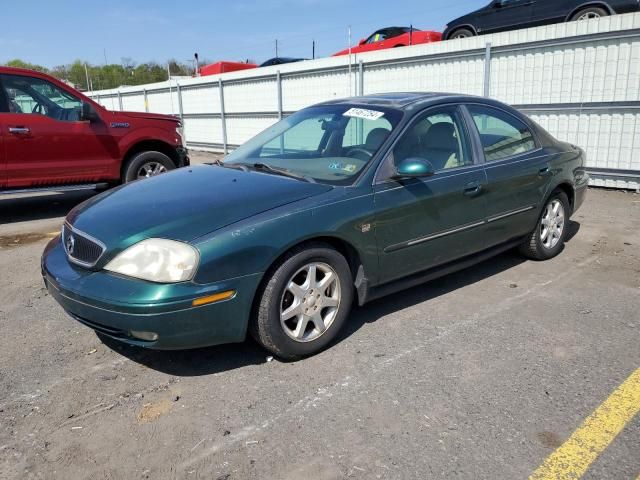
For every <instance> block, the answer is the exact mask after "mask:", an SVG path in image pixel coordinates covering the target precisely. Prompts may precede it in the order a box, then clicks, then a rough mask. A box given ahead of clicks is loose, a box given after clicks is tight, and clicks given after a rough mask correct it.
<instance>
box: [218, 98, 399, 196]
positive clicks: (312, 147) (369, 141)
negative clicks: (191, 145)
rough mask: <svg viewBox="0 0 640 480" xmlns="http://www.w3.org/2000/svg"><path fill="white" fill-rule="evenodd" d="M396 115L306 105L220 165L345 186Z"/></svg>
mask: <svg viewBox="0 0 640 480" xmlns="http://www.w3.org/2000/svg"><path fill="white" fill-rule="evenodd" d="M401 118H402V112H401V111H399V110H393V109H388V108H379V107H372V106H362V105H321V106H317V107H311V108H307V109H304V110H301V111H299V112H297V113H295V114H293V115H291V116H290V117H288V118H286V119H284V120H282V121H280V122H278V123H276V124H275V125H273V126H272V127H270V128H268V129H267V130H265V131H264V132H262V133H261V134H259V135H258V136H257V137H254V138H253V139H252V140H250V141H249V142H247V143H245V144H244V145H243V146H241V147H240V148H238V149H237V150H236V151H234V152H233V153H232V154H231V155H229V156H228V157H227V158H226V159H225V160H224V165H226V166H233V165H236V166H238V165H241V166H246V167H248V168H256V169H259V170H261V171H266V172H272V173H275V170H280V171H282V172H285V173H289V174H293V175H292V176H295V175H297V176H300V177H304V178H307V179H313V181H316V182H318V183H326V184H330V185H351V184H352V183H353V182H354V181H355V180H356V178H357V177H358V175H359V174H360V173H361V172H362V171H363V169H364V168H365V167H366V166H367V164H368V163H369V162H370V161H371V159H372V158H373V156H374V155H375V154H376V152H377V151H378V150H379V149H380V147H381V146H382V144H383V143H384V141H385V140H386V139H387V137H388V136H389V134H390V133H391V131H392V130H393V129H394V128H395V127H396V125H397V124H398V122H399V121H400V119H401ZM269 167H271V168H269Z"/></svg>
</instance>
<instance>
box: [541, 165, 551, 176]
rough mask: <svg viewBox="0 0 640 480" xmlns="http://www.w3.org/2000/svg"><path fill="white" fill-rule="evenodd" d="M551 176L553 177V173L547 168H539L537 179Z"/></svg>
mask: <svg viewBox="0 0 640 480" xmlns="http://www.w3.org/2000/svg"><path fill="white" fill-rule="evenodd" d="M551 175H553V172H552V171H551V169H550V168H549V167H544V168H541V169H540V171H539V172H538V176H539V177H550V176H551Z"/></svg>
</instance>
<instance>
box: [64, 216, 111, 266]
mask: <svg viewBox="0 0 640 480" xmlns="http://www.w3.org/2000/svg"><path fill="white" fill-rule="evenodd" d="M62 246H63V247H64V250H65V252H66V253H67V257H68V258H69V260H71V261H72V262H73V263H76V264H78V265H81V266H83V267H93V266H94V265H95V264H96V263H98V260H100V257H101V256H102V254H103V253H104V251H105V250H106V247H105V246H104V245H103V244H102V243H101V242H100V241H99V240H96V239H95V238H91V237H90V236H89V235H87V234H86V233H82V232H79V231H78V230H74V229H73V228H72V227H71V226H69V225H68V224H64V226H63V227H62Z"/></svg>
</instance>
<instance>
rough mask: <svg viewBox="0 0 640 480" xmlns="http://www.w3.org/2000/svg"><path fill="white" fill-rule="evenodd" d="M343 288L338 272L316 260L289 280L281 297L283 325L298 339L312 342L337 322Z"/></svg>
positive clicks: (281, 320) (290, 334)
mask: <svg viewBox="0 0 640 480" xmlns="http://www.w3.org/2000/svg"><path fill="white" fill-rule="evenodd" d="M341 297H342V291H341V288H340V279H339V278H338V274H337V272H336V271H335V270H334V269H333V268H332V267H331V266H330V265H327V264H326V263H320V262H313V263H309V264H307V265H305V266H304V267H302V268H301V269H299V270H298V271H297V272H296V273H295V274H294V275H293V276H292V277H291V278H290V279H289V281H288V282H287V284H286V287H285V291H284V293H283V295H282V299H281V300H280V324H281V325H282V328H283V329H284V332H285V333H286V334H287V336H289V337H290V338H291V339H293V340H295V341H297V342H311V341H313V340H316V339H318V338H319V337H320V336H322V335H323V334H324V333H325V332H326V331H327V330H328V329H329V327H330V326H331V324H332V323H333V322H334V320H335V318H336V315H337V314H338V310H339V308H340V300H341Z"/></svg>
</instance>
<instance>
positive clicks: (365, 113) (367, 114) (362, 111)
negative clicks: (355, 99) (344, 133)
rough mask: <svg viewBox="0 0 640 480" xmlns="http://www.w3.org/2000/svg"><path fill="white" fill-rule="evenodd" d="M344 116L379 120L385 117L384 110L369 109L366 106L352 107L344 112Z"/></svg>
mask: <svg viewBox="0 0 640 480" xmlns="http://www.w3.org/2000/svg"><path fill="white" fill-rule="evenodd" d="M342 116H344V117H353V118H363V119H365V120H378V119H379V118H382V117H384V112H377V111H375V110H367V109H366V108H352V109H350V110H347V111H346V112H344V113H343V114H342Z"/></svg>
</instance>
